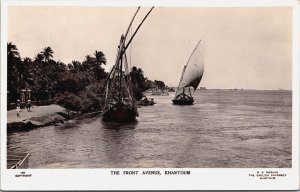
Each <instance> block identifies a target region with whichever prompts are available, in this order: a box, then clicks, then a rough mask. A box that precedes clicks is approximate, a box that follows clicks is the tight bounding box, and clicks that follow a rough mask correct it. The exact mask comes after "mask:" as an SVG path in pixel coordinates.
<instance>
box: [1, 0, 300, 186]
mask: <svg viewBox="0 0 300 192" xmlns="http://www.w3.org/2000/svg"><path fill="white" fill-rule="evenodd" d="M1 3H2V4H1V116H0V118H1V189H2V190H207V189H213V190H224V189H226V190H297V189H299V53H300V50H299V34H300V33H299V23H300V21H299V2H297V1H296V0H267V1H263V0H252V1H242V0H240V1H237V0H235V1H233V0H227V1H225V0H223V1H220V0H212V1H208V0H206V1H199V0H189V1H174V0H143V1H141V0H140V1H137V0H122V1H117V0H102V1H79V0H77V1H75V0H73V1H70V0H68V1H58V0H55V1H54V0H52V1H49V0H48V1H16V0H12V1H11V0H10V1H8V0H3V1H2V2H1ZM139 5H142V6H153V5H154V6H168V7H250V6H251V7H278V6H288V7H292V8H293V93H292V94H293V109H292V110H293V118H292V123H293V127H292V134H293V135H292V168H249V169H248V168H241V169H240V168H187V169H184V168H181V169H175V168H169V169H165V168H164V169H157V168H151V169H133V168H131V169H113V168H110V169H26V170H23V171H25V172H26V174H32V177H28V178H26V177H16V175H17V174H19V173H20V172H21V171H22V170H20V169H19V170H8V169H6V141H7V133H6V122H7V119H6V117H7V111H6V87H7V80H6V78H7V73H6V71H7V67H6V63H7V62H6V61H7V58H6V57H7V56H6V55H7V54H6V52H7V50H6V49H7V48H6V47H7V46H6V42H7V8H8V6H139ZM112 170H120V171H122V170H139V171H143V170H153V171H155V170H160V171H161V172H163V171H164V170H189V171H191V175H161V176H141V175H140V176H124V175H123V176H115V175H111V174H110V171H112ZM256 171H278V172H279V173H285V174H287V176H286V177H279V178H277V179H275V180H260V179H258V178H252V177H249V174H251V173H256Z"/></svg>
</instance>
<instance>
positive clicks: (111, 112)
mask: <svg viewBox="0 0 300 192" xmlns="http://www.w3.org/2000/svg"><path fill="white" fill-rule="evenodd" d="M139 9H140V7H139V8H138V9H137V11H136V12H135V14H134V16H133V18H132V20H131V22H130V24H129V26H128V29H127V31H126V33H125V35H122V36H121V39H120V43H119V46H118V53H117V58H116V61H115V65H114V66H113V68H112V70H111V71H110V73H109V76H108V78H107V81H106V83H105V85H106V86H105V100H104V107H103V109H104V110H103V113H102V120H103V121H105V122H115V123H130V122H134V121H136V117H138V116H139V114H138V111H137V108H136V106H135V102H134V98H133V93H132V88H131V87H130V85H131V83H130V82H131V79H130V75H129V68H128V62H127V57H126V49H127V48H128V46H129V44H130V43H131V41H132V39H133V37H134V35H135V34H136V32H137V31H138V29H139V28H140V26H141V25H142V23H143V22H144V21H145V19H146V18H147V16H148V15H149V14H150V12H151V11H152V9H153V7H152V8H151V9H150V11H149V12H148V13H147V15H146V16H145V17H144V19H143V20H142V22H141V23H140V25H139V26H138V27H137V29H136V31H135V32H134V33H133V35H132V36H131V38H130V40H129V41H128V42H127V44H126V37H127V35H128V32H129V29H130V28H131V25H132V23H133V20H134V18H135V16H136V14H137V13H138V11H139Z"/></svg>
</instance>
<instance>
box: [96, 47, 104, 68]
mask: <svg viewBox="0 0 300 192" xmlns="http://www.w3.org/2000/svg"><path fill="white" fill-rule="evenodd" d="M94 55H95V59H96V64H97V66H101V65H102V64H104V65H106V58H105V55H104V53H103V52H102V51H95V53H94Z"/></svg>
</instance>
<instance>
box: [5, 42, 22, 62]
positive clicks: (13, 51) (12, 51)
mask: <svg viewBox="0 0 300 192" xmlns="http://www.w3.org/2000/svg"><path fill="white" fill-rule="evenodd" d="M7 56H8V58H12V57H20V53H19V51H18V48H17V46H16V45H14V44H12V43H11V42H9V43H8V44H7Z"/></svg>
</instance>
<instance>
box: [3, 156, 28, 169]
mask: <svg viewBox="0 0 300 192" xmlns="http://www.w3.org/2000/svg"><path fill="white" fill-rule="evenodd" d="M28 160H29V153H8V154H7V166H6V167H7V169H27V167H28Z"/></svg>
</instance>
